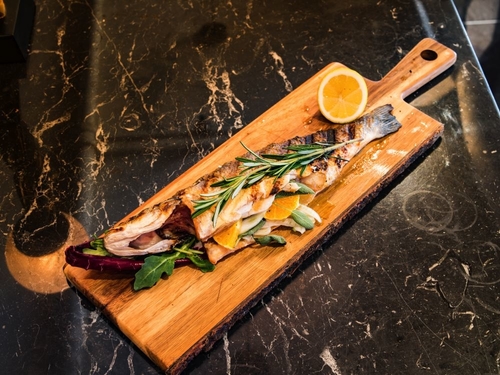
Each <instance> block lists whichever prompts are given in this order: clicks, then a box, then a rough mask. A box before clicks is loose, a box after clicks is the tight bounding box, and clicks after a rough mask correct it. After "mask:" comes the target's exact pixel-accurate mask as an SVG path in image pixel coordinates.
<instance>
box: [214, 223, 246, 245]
mask: <svg viewBox="0 0 500 375" xmlns="http://www.w3.org/2000/svg"><path fill="white" fill-rule="evenodd" d="M241 222H242V220H238V221H237V222H236V223H234V224H232V225H230V226H229V227H227V228H226V229H224V230H222V231H220V232H219V233H217V234H215V235H214V237H213V239H214V240H215V242H217V243H218V244H219V245H221V246H224V247H227V248H228V249H234V247H235V246H236V244H237V243H238V237H239V235H240V230H241Z"/></svg>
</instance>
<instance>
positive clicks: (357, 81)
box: [318, 67, 368, 124]
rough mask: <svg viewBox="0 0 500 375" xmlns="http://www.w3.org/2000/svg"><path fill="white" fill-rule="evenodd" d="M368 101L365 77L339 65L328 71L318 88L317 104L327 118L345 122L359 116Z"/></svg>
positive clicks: (335, 121) (340, 122) (341, 122)
mask: <svg viewBox="0 0 500 375" xmlns="http://www.w3.org/2000/svg"><path fill="white" fill-rule="evenodd" d="M367 102H368V88H367V86H366V82H365V79H364V78H363V77H362V76H361V75H360V74H359V73H358V72H356V71H354V70H352V69H349V68H345V67H341V68H336V69H333V70H332V71H330V72H328V73H327V74H326V75H325V77H324V78H323V79H322V80H321V83H320V85H319V89H318V105H319V109H320V111H321V114H322V115H323V116H325V117H326V118H327V119H328V120H330V121H332V122H334V123H337V124H345V123H347V122H351V121H354V120H356V119H357V118H358V117H359V116H361V115H362V114H363V112H364V110H365V108H366V104H367Z"/></svg>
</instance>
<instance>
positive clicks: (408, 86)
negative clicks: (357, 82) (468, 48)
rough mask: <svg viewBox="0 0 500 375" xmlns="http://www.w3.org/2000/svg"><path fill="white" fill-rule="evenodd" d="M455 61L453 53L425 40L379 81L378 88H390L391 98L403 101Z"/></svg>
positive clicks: (429, 39)
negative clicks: (394, 97) (398, 98)
mask: <svg viewBox="0 0 500 375" xmlns="http://www.w3.org/2000/svg"><path fill="white" fill-rule="evenodd" d="M456 60H457V54H456V53H455V51H453V50H451V49H450V48H448V47H446V46H444V45H442V44H441V43H438V42H437V41H435V40H434V39H432V38H425V39H422V40H421V41H420V42H419V43H418V44H417V45H416V46H415V47H414V48H413V49H412V50H411V51H410V52H408V54H407V55H406V56H405V57H403V59H402V60H401V61H400V62H399V63H398V64H397V65H396V66H395V67H394V68H392V70H391V71H390V72H389V73H387V75H386V76H385V77H384V78H382V80H380V81H379V85H378V86H379V87H385V88H390V89H389V90H390V91H391V92H392V96H396V97H397V96H399V97H400V98H401V99H404V98H406V97H407V96H408V95H410V94H412V93H413V92H415V91H416V90H418V89H419V88H420V87H422V86H423V85H425V84H426V83H427V82H429V81H431V80H433V79H434V78H435V77H437V76H438V75H440V74H441V73H443V72H444V71H445V70H447V69H448V68H449V67H451V66H452V65H453V64H454V63H455V61H456Z"/></svg>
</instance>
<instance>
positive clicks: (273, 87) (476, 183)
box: [0, 0, 500, 375]
mask: <svg viewBox="0 0 500 375" xmlns="http://www.w3.org/2000/svg"><path fill="white" fill-rule="evenodd" d="M36 6H37V8H36V17H35V24H34V28H33V34H32V44H31V50H30V53H29V59H28V61H27V63H26V64H20V65H19V64H18V65H5V64H4V65H1V66H0V80H1V81H2V86H1V88H0V96H1V104H0V155H1V162H0V191H1V193H2V194H0V231H1V233H2V237H1V238H0V241H1V245H2V249H3V252H4V256H3V257H1V258H0V259H1V260H0V269H1V270H2V272H1V273H0V275H1V276H0V278H1V282H2V285H3V287H2V288H0V349H1V350H2V353H3V354H2V356H1V357H0V368H2V371H5V373H9V374H16V373H23V374H35V375H36V374H47V373H49V374H77V373H82V374H124V373H129V374H158V373H161V371H160V369H158V368H157V367H156V366H155V365H154V364H153V363H152V361H150V360H149V359H148V358H147V356H146V355H144V354H143V353H142V352H141V351H140V350H139V349H138V348H137V347H135V345H134V344H133V343H131V342H130V340H129V339H128V338H126V336H125V335H124V334H123V333H121V332H120V331H119V330H118V329H117V328H116V327H115V326H113V325H112V324H111V323H110V322H109V321H108V320H107V318H106V317H105V316H104V315H103V314H102V312H101V311H99V310H98V309H96V308H95V307H94V306H93V305H92V304H91V303H90V302H89V301H88V300H86V299H85V298H84V297H82V296H81V295H80V294H79V293H78V292H77V291H76V290H75V289H73V288H71V287H70V286H69V285H67V283H66V282H65V280H64V279H61V275H62V271H61V267H62V265H63V262H64V260H63V258H62V256H61V255H62V252H63V250H64V249H65V247H66V246H67V245H68V244H70V243H80V242H83V241H84V240H86V239H87V238H88V237H89V236H91V235H92V234H94V233H100V232H102V231H103V230H105V229H107V228H109V227H110V226H111V225H113V223H115V222H116V221H117V220H119V219H121V218H122V217H123V216H125V215H126V214H127V213H129V212H130V211H132V210H133V209H135V208H136V207H137V206H138V205H140V204H141V203H143V202H144V201H145V200H147V199H148V198H149V197H151V196H152V195H154V194H155V193H156V192H157V191H158V190H160V189H161V188H162V187H163V186H165V185H166V184H167V183H169V182H170V181H172V180H173V179H174V178H175V177H176V176H178V175H179V174H181V173H182V172H184V171H185V170H187V169H188V168H189V167H190V166H191V165H193V164H194V163H195V162H196V161H197V160H199V159H200V158H203V157H204V156H206V155H207V154H208V153H210V152H211V151H212V150H213V149H214V148H216V147H218V146H219V145H221V144H222V143H223V142H224V141H225V140H227V139H228V138H229V137H231V136H232V135H234V134H236V133H237V132H238V131H239V130H241V129H242V128H244V127H245V125H247V124H248V123H250V122H251V121H252V120H254V119H255V118H257V117H258V116H259V115H260V114H262V113H263V112H264V111H265V110H266V109H268V108H269V107H271V106H272V105H273V104H274V103H276V102H277V101H279V100H280V99H282V98H283V97H285V96H286V95H287V94H288V93H290V92H291V91H292V90H294V89H295V88H297V87H298V86H299V85H300V84H301V83H302V82H304V81H305V80H307V79H308V78H309V77H311V76H312V75H314V74H315V73H316V72H317V71H319V70H320V69H321V68H322V67H324V66H326V65H327V64H329V63H331V62H334V61H338V62H342V63H343V64H345V65H347V66H350V67H352V68H355V69H357V70H358V71H359V72H360V73H362V74H363V75H364V76H366V77H368V78H370V79H372V80H377V79H380V78H381V77H383V76H384V75H385V74H386V73H387V72H388V71H389V69H390V68H391V67H392V66H394V65H395V64H396V63H397V62H398V61H399V60H400V59H401V58H402V57H403V56H404V55H405V54H406V53H407V52H408V51H409V50H410V49H411V48H412V47H413V46H414V45H415V44H416V43H417V42H419V41H420V40H421V39H422V38H424V37H428V36H430V37H433V38H436V39H437V40H438V41H440V42H442V43H443V44H445V45H447V46H449V47H451V48H453V49H455V51H456V52H457V54H458V59H457V62H456V64H455V66H454V67H453V68H452V69H450V70H449V71H448V72H446V73H445V74H444V75H442V76H440V77H438V78H437V79H436V80H435V81H433V82H431V83H430V84H428V85H426V86H424V87H423V88H422V89H420V90H419V91H418V92H417V93H415V94H413V95H411V96H410V97H409V98H407V100H408V101H409V102H411V103H412V104H413V105H415V106H416V107H418V108H419V109H420V110H422V111H423V112H425V113H427V114H428V115H430V116H432V117H433V118H435V119H437V120H439V121H441V122H443V123H444V125H445V132H444V135H443V137H442V139H441V140H439V141H438V142H437V143H436V145H435V146H434V147H433V148H432V150H430V151H429V152H427V153H426V154H425V155H424V156H423V157H421V158H419V159H417V160H416V161H415V162H414V163H413V164H412V165H411V166H410V168H409V169H408V170H406V171H405V172H404V173H403V174H402V175H401V176H400V177H398V178H397V179H396V181H394V182H393V183H391V185H390V186H389V187H388V188H387V189H385V190H384V191H383V192H382V194H381V195H380V196H379V197H377V198H376V199H375V200H374V201H373V202H372V203H370V204H369V205H368V207H366V209H364V210H363V211H362V212H361V213H360V214H359V215H358V216H357V217H355V218H354V219H353V220H351V221H349V222H348V223H347V224H346V225H345V226H344V227H343V228H342V229H341V230H340V232H338V233H337V234H336V235H334V236H333V237H332V238H329V239H328V240H327V242H326V243H325V244H324V245H323V246H322V248H321V249H320V250H319V251H317V252H316V253H315V254H313V255H312V256H311V257H310V258H309V259H307V260H306V261H305V262H304V263H303V264H302V265H301V266H300V267H299V268H298V269H297V270H296V272H295V273H294V274H293V275H292V276H291V277H289V278H286V279H285V280H283V281H282V282H281V283H280V284H279V285H278V286H277V287H276V288H275V289H273V290H272V291H271V292H270V293H269V294H268V295H266V296H265V297H264V298H263V299H262V300H261V301H260V302H259V303H258V304H257V305H256V306H255V307H253V308H252V309H251V310H250V312H249V313H248V314H247V315H246V316H245V317H244V318H243V319H241V320H240V321H239V322H238V323H237V324H236V325H235V326H233V327H232V328H231V329H229V331H228V332H226V333H224V334H223V335H222V338H221V339H220V340H218V341H217V342H215V343H214V345H213V347H212V348H211V349H210V350H209V351H208V352H206V353H202V354H200V355H198V356H197V357H196V358H194V359H193V361H192V362H191V363H190V364H189V365H188V367H187V369H186V370H185V373H186V374H187V373H190V374H334V375H346V374H359V373H374V374H387V373H392V374H399V373H401V374H408V373H410V374H421V373H422V374H424V373H433V374H465V373H466V374H498V373H499V371H500V347H499V345H498V342H499V333H500V332H499V330H498V317H499V314H500V301H499V296H500V293H499V285H500V282H499V280H500V269H499V264H500V263H499V262H500V259H499V254H500V249H499V246H500V225H499V212H498V207H499V198H498V197H499V196H500V194H499V193H500V192H499V184H498V177H497V176H498V175H500V174H499V172H500V171H499V165H500V163H499V153H498V152H497V151H498V143H499V141H500V131H499V128H498V126H497V125H498V123H499V114H498V109H497V107H496V105H495V104H494V102H493V101H492V98H491V95H490V93H489V91H488V88H487V83H486V81H485V80H484V77H483V75H482V72H481V69H480V67H479V65H478V62H477V59H476V57H475V56H474V54H473V52H472V48H471V46H470V44H469V41H468V39H467V38H466V35H465V33H464V30H463V28H462V25H461V24H460V20H459V18H458V16H457V14H456V13H455V9H454V7H453V5H452V3H451V1H439V2H436V1H431V0H418V1H417V0H415V1H400V0H387V1H378V2H366V1H361V0H354V1H349V2H327V1H317V2H304V1H278V2H256V1H255V0H252V1H234V0H233V1H225V2H213V1H206V0H199V1H198V0H192V1H167V2H162V1H152V2H151V1H150V2H139V1H129V2H126V3H122V2H116V1H115V2H113V1H111V2H102V1H81V0H72V1H67V2H56V1H53V0H44V1H38V2H37V3H36ZM266 125H267V126H272V124H266ZM422 126H425V124H422ZM385 151H386V152H387V153H388V154H395V155H397V154H398V153H400V152H401V151H400V150H385ZM372 156H373V158H374V159H376V158H377V156H378V153H377V151H376V150H374V152H373V153H372ZM383 172H384V171H383V170H382V171H381V173H383Z"/></svg>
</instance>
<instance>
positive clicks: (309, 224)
mask: <svg viewBox="0 0 500 375" xmlns="http://www.w3.org/2000/svg"><path fill="white" fill-rule="evenodd" d="M290 216H291V218H292V219H293V221H295V222H296V223H297V224H299V225H301V226H303V227H304V228H306V229H313V228H314V220H313V219H311V218H310V217H309V216H307V215H306V214H305V213H303V212H301V211H299V210H293V211H292V214H291V215H290Z"/></svg>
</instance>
